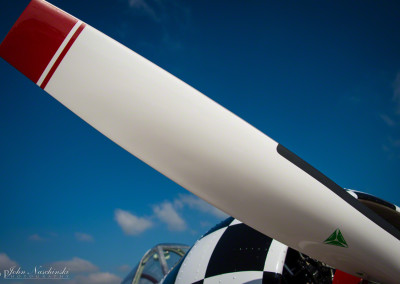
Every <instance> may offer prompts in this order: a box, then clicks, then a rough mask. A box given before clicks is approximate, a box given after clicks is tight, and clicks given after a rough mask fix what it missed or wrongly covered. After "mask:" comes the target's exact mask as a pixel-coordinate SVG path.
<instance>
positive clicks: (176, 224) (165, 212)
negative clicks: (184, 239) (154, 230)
mask: <svg viewBox="0 0 400 284" xmlns="http://www.w3.org/2000/svg"><path fill="white" fill-rule="evenodd" d="M153 211H154V214H155V215H156V216H157V217H158V218H159V219H160V220H161V221H162V222H164V223H166V224H167V225H168V229H169V230H171V231H184V230H185V229H186V227H187V226H186V222H185V220H183V218H182V217H181V216H179V214H178V212H177V211H176V210H175V208H174V207H173V205H172V203H170V202H164V203H162V204H160V205H156V206H154V207H153Z"/></svg>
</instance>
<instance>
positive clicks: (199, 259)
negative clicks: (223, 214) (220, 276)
mask: <svg viewBox="0 0 400 284" xmlns="http://www.w3.org/2000/svg"><path fill="white" fill-rule="evenodd" d="M226 228H227V227H225V228H222V229H219V230H218V231H215V232H213V233H212V234H210V235H208V236H205V237H204V238H202V239H200V240H198V241H197V242H196V244H195V245H194V246H193V247H192V248H191V249H190V251H189V252H188V255H187V256H186V258H185V260H184V261H183V263H182V266H181V268H180V270H179V273H178V275H177V277H176V281H175V284H187V283H194V282H197V281H199V280H202V279H204V278H205V275H206V270H207V266H208V262H209V260H210V258H211V254H212V253H213V251H214V248H215V246H216V245H217V243H218V241H219V239H220V238H221V236H222V234H223V233H224V232H225V230H226Z"/></svg>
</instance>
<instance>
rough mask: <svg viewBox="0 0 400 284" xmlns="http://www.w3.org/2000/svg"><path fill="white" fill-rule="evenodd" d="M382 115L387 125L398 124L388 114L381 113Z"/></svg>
mask: <svg viewBox="0 0 400 284" xmlns="http://www.w3.org/2000/svg"><path fill="white" fill-rule="evenodd" d="M380 117H381V118H382V120H383V121H384V122H385V123H386V125H388V126H391V127H393V126H396V122H395V121H394V120H393V119H392V118H390V117H389V116H388V115H386V114H381V115H380Z"/></svg>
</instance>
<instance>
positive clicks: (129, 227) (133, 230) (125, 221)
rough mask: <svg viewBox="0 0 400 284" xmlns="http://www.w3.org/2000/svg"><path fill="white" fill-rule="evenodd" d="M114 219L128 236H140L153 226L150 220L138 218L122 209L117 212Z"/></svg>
mask: <svg viewBox="0 0 400 284" xmlns="http://www.w3.org/2000/svg"><path fill="white" fill-rule="evenodd" d="M114 218H115V221H117V223H118V225H119V226H120V227H121V228H122V230H123V231H124V232H125V234H127V235H139V234H141V233H143V232H144V231H146V230H147V229H149V228H151V227H152V226H153V223H152V222H151V221H150V219H149V218H143V217H137V216H135V215H133V214H131V213H130V212H128V211H124V210H121V209H116V210H115V212H114Z"/></svg>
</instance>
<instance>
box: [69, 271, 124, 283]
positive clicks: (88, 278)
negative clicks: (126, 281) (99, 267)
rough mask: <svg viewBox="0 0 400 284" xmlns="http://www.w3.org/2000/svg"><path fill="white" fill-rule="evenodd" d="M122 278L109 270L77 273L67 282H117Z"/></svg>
mask: <svg viewBox="0 0 400 284" xmlns="http://www.w3.org/2000/svg"><path fill="white" fill-rule="evenodd" d="M121 281H122V279H121V278H119V277H118V276H116V275H114V274H111V273H109V272H96V273H91V274H89V275H78V276H76V277H75V278H74V279H73V280H71V281H68V284H119V283H121Z"/></svg>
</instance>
